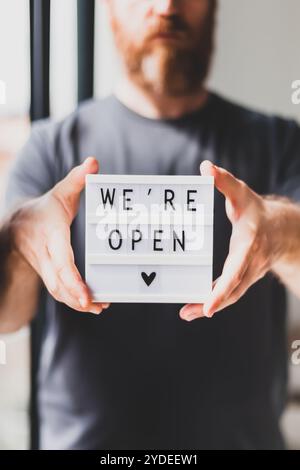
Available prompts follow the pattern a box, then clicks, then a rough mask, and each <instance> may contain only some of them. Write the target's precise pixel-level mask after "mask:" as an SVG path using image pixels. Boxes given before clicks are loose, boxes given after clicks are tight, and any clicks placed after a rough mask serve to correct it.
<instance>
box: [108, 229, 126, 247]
mask: <svg viewBox="0 0 300 470" xmlns="http://www.w3.org/2000/svg"><path fill="white" fill-rule="evenodd" d="M113 233H116V234H118V235H119V244H118V246H113V245H112V235H113ZM108 243H109V246H110V247H111V249H112V250H119V249H120V248H121V246H122V243H123V240H122V235H121V232H120V230H118V229H115V230H112V231H111V232H110V234H109V237H108Z"/></svg>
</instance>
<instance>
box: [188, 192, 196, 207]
mask: <svg viewBox="0 0 300 470" xmlns="http://www.w3.org/2000/svg"><path fill="white" fill-rule="evenodd" d="M191 193H197V190H195V189H188V192H187V206H188V209H187V210H188V211H195V210H196V207H192V208H191V209H190V202H195V199H191V198H190V194H191Z"/></svg>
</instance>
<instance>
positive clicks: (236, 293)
mask: <svg viewBox="0 0 300 470" xmlns="http://www.w3.org/2000/svg"><path fill="white" fill-rule="evenodd" d="M264 275H265V273H263V272H257V267H256V262H255V261H252V262H251V263H250V264H249V266H248V268H247V269H246V271H245V273H244V276H243V279H242V281H241V282H240V284H239V285H238V286H237V287H236V288H235V289H234V290H233V291H232V292H231V294H230V296H229V297H228V298H227V299H225V300H224V302H222V303H221V305H219V307H218V308H217V309H216V310H215V312H219V311H220V310H223V309H224V308H227V307H229V306H230V305H233V304H235V303H236V302H238V301H239V300H240V299H241V298H242V297H243V296H244V295H245V293H246V292H247V291H248V289H249V288H250V287H251V286H252V285H253V284H255V283H256V282H257V281H258V280H259V279H261V278H262V277H263V276H264Z"/></svg>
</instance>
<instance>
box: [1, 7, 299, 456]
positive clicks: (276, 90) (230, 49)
mask: <svg viewBox="0 0 300 470" xmlns="http://www.w3.org/2000/svg"><path fill="white" fill-rule="evenodd" d="M41 1H43V0H41ZM83 1H86V0H83ZM219 3H220V8H219V15H218V27H217V41H216V44H217V48H216V55H215V61H214V67H213V70H212V74H211V77H210V80H209V86H210V88H211V89H213V90H215V91H217V92H219V93H221V94H223V95H225V96H226V97H228V98H231V99H233V100H235V101H238V102H240V103H242V104H244V105H246V106H249V107H251V108H255V109H258V110H260V111H263V112H267V113H276V114H279V115H281V116H286V117H292V118H294V119H296V120H298V122H299V123H300V105H293V104H292V101H291V95H292V82H293V81H294V80H300V60H299V48H300V23H299V21H300V2H299V0H285V1H284V2H283V1H282V0H264V1H263V2H262V1H261V0H219ZM78 5H79V2H77V0H51V10H50V12H51V22H50V24H51V26H50V111H51V117H53V119H61V118H63V117H64V116H66V115H67V114H68V113H70V112H72V110H73V109H74V108H75V107H76V106H77V99H78V95H77V88H78V87H77V85H78V79H77V66H78V56H77V27H78V22H77V6H78ZM29 12H30V2H29V0H0V86H1V87H2V90H3V89H4V88H5V102H4V103H2V101H1V100H0V197H1V199H2V194H3V190H4V188H5V180H6V175H7V171H8V168H9V165H10V164H11V162H12V161H13V159H14V158H15V156H16V154H17V152H18V150H19V149H20V147H21V146H22V145H23V143H24V142H25V140H26V138H27V137H28V133H29V131H30V118H29V109H30V14H29ZM94 64H95V67H94V94H95V96H97V97H101V96H105V95H107V94H109V93H110V92H111V89H112V87H113V84H114V82H115V80H116V78H117V76H118V71H119V65H118V60H117V57H116V53H115V50H114V46H113V43H112V38H111V35H110V31H109V28H108V25H107V20H106V17H105V9H104V8H103V4H102V0H96V2H95V50H94ZM3 84H5V87H4V86H3ZM299 158H300V156H299ZM294 340H300V303H299V301H297V300H296V299H295V298H293V297H292V296H290V298H289V336H288V338H287V343H288V350H289V353H290V354H289V356H290V360H289V370H290V377H289V404H288V407H287V409H286V412H285V414H284V417H283V420H282V427H283V431H284V433H285V436H286V438H287V443H288V446H289V447H290V448H293V449H300V365H293V364H292V361H291V356H292V352H293V350H292V343H293V341H294ZM0 341H2V342H4V344H5V346H6V364H2V363H1V360H0V449H26V448H28V447H29V442H30V421H29V400H30V393H31V389H30V367H31V355H30V331H29V329H24V330H22V331H20V332H17V333H15V334H12V335H2V336H0ZM2 344H3V343H2ZM2 362H4V361H2Z"/></svg>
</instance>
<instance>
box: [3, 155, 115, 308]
mask: <svg viewBox="0 0 300 470" xmlns="http://www.w3.org/2000/svg"><path fill="white" fill-rule="evenodd" d="M97 172H98V162H97V160H96V159H95V158H92V157H89V158H87V159H86V160H85V162H84V163H83V164H82V165H80V166H77V167H75V168H73V170H72V171H70V173H69V174H68V175H67V176H66V177H65V178H64V179H63V180H62V181H60V182H59V183H58V184H57V185H56V186H54V188H53V189H52V190H50V191H49V192H47V193H46V194H44V195H43V196H41V197H39V198H36V199H33V200H31V201H28V202H26V203H25V204H23V205H22V207H21V208H20V209H19V210H18V211H17V212H16V214H15V217H13V225H12V233H13V239H14V249H15V250H16V251H18V252H19V253H20V254H21V255H22V256H23V257H24V258H25V259H26V261H27V262H28V263H29V264H30V265H31V266H32V267H33V268H34V270H35V271H36V272H37V273H38V274H39V276H40V277H41V279H42V280H43V282H44V284H45V286H46V288H47V289H48V291H49V292H50V294H51V295H52V296H53V297H54V298H55V299H56V300H57V301H59V302H63V303H65V304H67V305H68V306H69V307H71V308H73V309H75V310H79V311H81V312H92V313H95V314H98V313H101V312H102V309H103V308H107V307H108V306H109V304H107V303H92V299H91V293H90V291H89V289H88V287H87V285H86V284H85V283H84V281H83V279H82V278H81V276H80V274H79V271H78V269H77V268H76V266H75V262H74V254H73V250H72V247H71V232H70V226H71V223H72V221H73V219H74V218H75V216H76V214H77V211H78V207H79V199H80V194H81V191H82V190H83V189H84V187H85V176H86V175H87V174H90V173H97Z"/></svg>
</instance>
